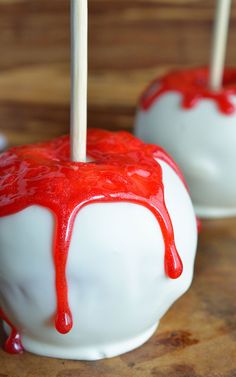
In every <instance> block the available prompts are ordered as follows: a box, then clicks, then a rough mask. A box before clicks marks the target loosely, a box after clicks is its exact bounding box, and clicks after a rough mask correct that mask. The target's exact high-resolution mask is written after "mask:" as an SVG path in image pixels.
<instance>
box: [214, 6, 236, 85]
mask: <svg viewBox="0 0 236 377" xmlns="http://www.w3.org/2000/svg"><path fill="white" fill-rule="evenodd" d="M230 5H231V0H217V7H216V18H215V25H214V33H213V47H212V55H211V63H210V81H209V85H210V88H211V89H212V90H215V91H217V90H219V89H220V88H221V85H222V79H223V71H224V63H225V52H226V43H227V35H228V25H229V16H230Z"/></svg>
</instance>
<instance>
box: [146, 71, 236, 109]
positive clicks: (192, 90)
mask: <svg viewBox="0 0 236 377" xmlns="http://www.w3.org/2000/svg"><path fill="white" fill-rule="evenodd" d="M208 82H209V71H208V69H207V68H195V69H189V70H184V71H176V72H170V73H168V74H166V75H165V76H163V77H161V78H158V79H156V80H154V81H153V82H152V83H151V84H150V85H149V86H148V88H147V89H146V90H145V92H144V93H143V95H142V96H141V99H140V106H141V108H142V109H143V110H144V111H146V110H148V109H149V108H150V107H151V106H152V105H153V103H155V101H156V100H158V98H159V97H161V96H162V95H163V94H165V93H167V92H178V93H180V94H181V95H182V107H183V108H184V109H192V108H193V107H194V106H196V105H197V104H198V102H200V101H201V100H202V99H209V100H212V101H214V102H215V104H216V106H217V108H218V110H219V111H220V112H221V113H223V114H225V115H230V114H233V113H234V112H235V110H236V106H235V104H234V103H233V102H232V98H231V96H232V95H236V69H232V68H231V69H230V68H227V69H226V70H225V72H224V77H223V87H222V89H221V90H219V91H217V92H216V91H213V90H211V89H210V88H209V86H208Z"/></svg>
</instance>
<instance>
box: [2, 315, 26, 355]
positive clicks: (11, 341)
mask: <svg viewBox="0 0 236 377" xmlns="http://www.w3.org/2000/svg"><path fill="white" fill-rule="evenodd" d="M0 318H2V319H3V321H5V322H6V323H7V324H8V326H9V327H10V329H11V333H10V335H9V337H8V339H7V340H6V342H5V344H4V349H5V351H7V352H8V353H12V354H18V353H22V352H23V350H24V348H23V346H22V343H21V338H20V334H19V333H18V331H17V329H16V328H15V327H14V326H13V325H12V323H11V322H10V321H9V319H8V318H7V317H6V316H5V314H4V313H3V311H2V309H0Z"/></svg>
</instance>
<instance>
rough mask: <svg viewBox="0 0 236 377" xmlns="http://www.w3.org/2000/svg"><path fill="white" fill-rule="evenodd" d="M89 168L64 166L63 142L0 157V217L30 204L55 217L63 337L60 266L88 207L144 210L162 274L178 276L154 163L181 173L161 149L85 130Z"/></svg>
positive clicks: (64, 320)
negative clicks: (119, 205)
mask: <svg viewBox="0 0 236 377" xmlns="http://www.w3.org/2000/svg"><path fill="white" fill-rule="evenodd" d="M87 151H88V155H89V156H90V157H91V158H92V159H93V161H92V162H89V163H75V162H71V161H70V145H69V137H68V136H64V137H60V138H58V139H55V140H52V141H50V142H47V143H41V144H34V145H26V146H22V147H16V148H12V149H10V150H9V151H8V152H5V153H3V154H2V155H0V216H7V215H10V214H15V213H17V212H19V211H21V210H23V209H24V208H27V207H29V206H31V205H40V206H43V207H46V208H48V209H49V210H51V211H52V212H53V213H54V216H55V234H54V247H53V253H54V263H55V275H56V297H57V312H56V317H55V327H56V329H57V330H58V331H59V332H60V333H62V334H65V333H68V332H69V331H70V329H71V328H72V326H73V319H72V315H71V311H70V307H69V303H68V287H67V279H66V263H67V257H68V251H69V246H70V240H71V235H72V230H73V225H74V221H75V218H76V215H77V214H78V212H79V211H80V210H81V208H83V207H84V206H86V205H88V204H91V203H110V202H129V203H136V204H140V205H143V206H145V207H146V208H148V209H149V210H150V211H151V212H152V213H153V214H154V216H155V217H156V219H157V221H158V223H159V225H160V227H161V231H162V234H163V238H164V242H165V271H166V274H167V276H168V277H169V278H171V279H177V278H178V277H179V276H180V275H181V274H182V271H183V265H182V261H181V259H180V257H179V254H178V251H177V249H176V246H175V240H174V231H173V226H172V222H171V219H170V216H169V213H168V211H167V208H166V205H165V199H164V187H163V182H162V169H161V166H160V165H159V164H158V163H157V162H156V160H155V159H154V158H157V157H158V158H160V159H161V160H163V161H165V162H166V163H168V164H169V165H170V166H171V167H172V168H173V169H174V170H175V171H176V173H177V174H178V175H179V177H180V178H181V179H183V178H182V174H181V173H180V171H179V169H178V167H177V166H176V165H175V163H174V162H173V161H172V159H171V158H170V157H169V156H168V155H167V154H166V153H165V152H164V150H163V149H161V148H159V147H157V146H154V145H146V144H144V143H143V142H142V141H140V140H138V139H136V138H135V137H134V136H132V135H131V134H129V133H127V132H116V133H112V132H109V131H104V130H95V129H94V130H91V129H90V130H89V131H88V146H87Z"/></svg>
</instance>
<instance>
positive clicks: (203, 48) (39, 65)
mask: <svg viewBox="0 0 236 377" xmlns="http://www.w3.org/2000/svg"><path fill="white" fill-rule="evenodd" d="M232 3H233V7H232V14H231V24H230V38H229V48H228V56H227V63H228V64H230V65H233V64H234V62H235V61H236V49H235V45H236V2H235V1H233V2H232ZM214 6H215V0H126V1H125V0H90V1H89V11H90V18H89V126H92V127H104V128H108V129H118V128H122V129H127V130H131V129H132V126H133V121H134V114H135V107H136V103H137V98H138V97H139V95H140V93H141V91H142V90H143V89H144V87H145V86H146V85H147V83H148V82H149V81H150V80H151V79H153V78H154V77H156V76H157V75H160V74H162V73H163V72H165V71H166V70H169V69H171V68H176V67H178V68H179V67H184V66H193V65H206V64H208V60H209V55H210V53H209V50H210V44H211V43H210V41H211V30H212V22H213V15H214ZM69 49H70V46H69V0H58V1H57V0H50V1H48V0H0V131H2V132H4V133H5V134H6V135H7V136H8V137H9V141H10V144H21V143H25V142H30V141H36V140H37V141H38V140H41V139H48V138H51V137H54V136H55V135H61V134H62V133H67V132H68V129H69Z"/></svg>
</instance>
